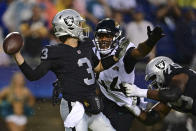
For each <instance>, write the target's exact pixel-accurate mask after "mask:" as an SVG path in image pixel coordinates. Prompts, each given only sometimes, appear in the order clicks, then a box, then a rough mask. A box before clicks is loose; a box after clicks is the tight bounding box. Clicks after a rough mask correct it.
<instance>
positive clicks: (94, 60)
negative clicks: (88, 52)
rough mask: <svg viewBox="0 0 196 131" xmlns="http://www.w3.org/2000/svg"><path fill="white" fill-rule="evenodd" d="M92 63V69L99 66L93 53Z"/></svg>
mask: <svg viewBox="0 0 196 131" xmlns="http://www.w3.org/2000/svg"><path fill="white" fill-rule="evenodd" d="M92 61H93V67H94V68H95V67H96V66H97V65H98V64H99V59H98V57H97V56H96V55H95V53H94V52H93V57H92Z"/></svg>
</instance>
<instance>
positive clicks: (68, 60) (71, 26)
mask: <svg viewBox="0 0 196 131" xmlns="http://www.w3.org/2000/svg"><path fill="white" fill-rule="evenodd" d="M82 22H84V19H83V18H82V17H81V16H80V14H79V13H78V12H76V11H74V10H71V9H66V10H63V11H61V12H59V13H57V14H56V16H55V17H54V18H53V21H52V24H53V29H54V34H55V36H56V37H57V38H58V39H59V40H60V41H61V42H62V43H60V44H57V45H52V46H46V47H45V48H44V49H43V50H42V55H41V64H40V65H39V66H37V67H36V69H34V70H33V69H32V68H31V67H30V66H29V65H28V64H27V63H26V62H25V60H24V58H23V56H22V55H21V54H20V52H18V53H16V54H14V58H15V60H16V62H17V64H18V65H19V67H20V69H21V71H22V72H23V73H24V74H25V76H26V77H27V79H29V80H31V81H34V80H38V79H40V78H41V77H42V76H44V75H45V74H46V73H47V72H48V71H49V70H51V71H52V72H54V73H55V74H56V76H57V78H58V80H59V85H60V87H61V93H62V94H63V100H62V103H61V109H60V110H61V116H62V118H63V120H64V125H65V127H66V131H70V130H72V129H73V130H74V128H75V130H77V131H87V130H88V127H89V128H90V129H92V130H94V131H98V130H101V131H103V130H104V131H112V130H114V129H113V127H112V126H111V125H110V122H109V120H108V119H107V118H106V117H105V116H104V115H103V114H102V113H100V112H101V110H102V107H103V106H102V103H101V100H100V98H99V97H98V96H97V94H96V88H97V87H98V85H97V84H96V82H95V77H94V71H95V72H100V71H102V70H104V69H108V68H109V67H111V66H112V65H113V64H115V63H116V62H117V61H118V60H119V59H120V57H121V56H122V55H123V52H125V49H126V47H127V45H128V44H127V43H126V42H124V41H123V40H121V41H120V42H121V44H120V46H119V48H118V51H117V52H116V53H115V54H114V55H112V56H110V57H107V58H105V59H102V60H101V61H99V60H98V58H97V57H96V55H95V54H94V52H93V50H92V45H93V44H92V41H91V40H89V39H88V38H86V35H84V33H83V32H84V30H85V28H82V26H81V25H82ZM81 103H82V104H83V105H82V104H81ZM83 108H85V110H84V109H83ZM84 111H85V112H86V113H84Z"/></svg>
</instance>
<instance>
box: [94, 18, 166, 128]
mask: <svg viewBox="0 0 196 131" xmlns="http://www.w3.org/2000/svg"><path fill="white" fill-rule="evenodd" d="M121 33H122V32H121V30H119V28H118V27H117V26H116V25H115V21H114V20H112V19H109V18H106V19H103V20H102V21H100V22H99V23H98V25H97V27H96V32H95V40H94V41H95V44H96V48H95V49H94V51H95V52H96V54H97V56H98V58H99V59H103V58H105V57H108V56H111V55H113V54H114V52H115V48H117V47H118V43H117V42H116V39H118V37H119V35H121ZM147 33H148V39H147V40H146V41H145V42H143V43H141V44H139V46H138V47H137V48H136V47H135V46H134V44H133V43H129V46H128V47H127V50H126V54H125V56H123V57H122V58H121V59H120V60H119V61H118V63H116V64H115V65H113V66H112V67H111V68H109V69H107V70H105V71H103V72H100V73H99V75H98V83H99V84H100V89H101V92H102V93H103V94H104V96H105V97H104V99H103V101H104V105H105V106H104V112H103V113H104V114H105V115H106V116H107V117H108V118H109V119H110V121H111V123H112V125H113V127H114V128H115V129H116V130H118V131H129V129H130V127H131V121H132V120H133V115H132V114H131V113H130V112H129V111H128V110H127V109H126V108H125V107H124V106H125V105H130V106H131V105H132V104H133V100H132V98H130V97H127V96H126V95H125V94H124V93H123V88H121V86H122V83H130V84H131V83H134V79H135V74H134V67H135V64H136V62H138V61H139V60H141V59H143V58H144V57H145V56H146V55H147V54H148V53H149V52H150V51H151V50H152V48H153V47H154V45H155V44H156V43H157V41H158V40H159V39H161V38H162V37H163V36H164V35H163V34H162V30H161V28H160V27H156V28H155V29H154V30H153V31H151V30H150V29H149V27H148V32H147Z"/></svg>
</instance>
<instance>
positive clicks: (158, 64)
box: [155, 60, 165, 70]
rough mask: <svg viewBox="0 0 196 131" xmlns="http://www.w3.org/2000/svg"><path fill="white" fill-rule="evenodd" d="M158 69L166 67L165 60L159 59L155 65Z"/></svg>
mask: <svg viewBox="0 0 196 131" xmlns="http://www.w3.org/2000/svg"><path fill="white" fill-rule="evenodd" d="M155 66H156V67H157V68H158V69H161V70H163V69H165V62H164V61H163V60H162V61H159V62H158V63H157V64H156V65H155Z"/></svg>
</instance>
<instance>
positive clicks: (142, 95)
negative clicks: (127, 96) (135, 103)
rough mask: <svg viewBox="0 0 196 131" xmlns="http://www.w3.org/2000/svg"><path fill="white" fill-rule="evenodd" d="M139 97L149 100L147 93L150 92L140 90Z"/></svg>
mask: <svg viewBox="0 0 196 131" xmlns="http://www.w3.org/2000/svg"><path fill="white" fill-rule="evenodd" d="M138 92H139V97H145V98H147V92H148V89H139V91H138Z"/></svg>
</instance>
